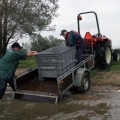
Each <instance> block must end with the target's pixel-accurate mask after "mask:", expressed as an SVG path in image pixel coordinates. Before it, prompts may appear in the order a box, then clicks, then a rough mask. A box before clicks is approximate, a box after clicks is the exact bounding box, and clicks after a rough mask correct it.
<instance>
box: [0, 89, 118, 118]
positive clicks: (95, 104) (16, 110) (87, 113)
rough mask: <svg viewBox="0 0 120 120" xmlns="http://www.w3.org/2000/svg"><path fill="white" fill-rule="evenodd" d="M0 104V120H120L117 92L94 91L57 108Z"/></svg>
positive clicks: (7, 97)
mask: <svg viewBox="0 0 120 120" xmlns="http://www.w3.org/2000/svg"><path fill="white" fill-rule="evenodd" d="M11 98H12V94H11V93H9V92H6V94H5V96H4V98H3V100H1V101H0V120H120V93H119V91H113V90H112V91H111V90H109V91H107V90H94V89H91V90H90V91H89V92H88V93H86V94H78V93H77V94H75V93H74V94H70V95H67V96H65V97H64V98H63V100H62V101H61V102H58V104H57V105H54V104H51V103H38V102H29V101H22V100H12V99H11Z"/></svg>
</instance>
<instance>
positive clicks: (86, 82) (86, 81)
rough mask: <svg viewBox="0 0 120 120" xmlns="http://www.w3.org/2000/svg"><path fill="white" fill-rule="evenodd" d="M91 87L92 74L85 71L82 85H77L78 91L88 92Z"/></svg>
mask: <svg viewBox="0 0 120 120" xmlns="http://www.w3.org/2000/svg"><path fill="white" fill-rule="evenodd" d="M89 88H90V75H89V74H88V73H87V72H85V73H84V74H83V77H82V81H81V86H80V87H77V90H78V92H82V93H86V92H87V91H89Z"/></svg>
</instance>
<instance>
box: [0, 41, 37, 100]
mask: <svg viewBox="0 0 120 120" xmlns="http://www.w3.org/2000/svg"><path fill="white" fill-rule="evenodd" d="M21 49H22V47H21V46H20V44H19V43H17V42H15V43H13V44H12V46H11V48H10V49H9V50H7V52H6V54H5V55H4V57H3V58H1V59H0V99H2V97H3V95H4V93H5V90H6V87H7V83H9V85H10V86H11V88H12V89H13V91H14V90H15V87H14V82H13V78H14V75H15V71H16V68H17V66H18V60H24V59H26V57H27V56H28V57H29V56H35V55H37V54H38V52H36V51H28V52H26V51H23V50H21Z"/></svg>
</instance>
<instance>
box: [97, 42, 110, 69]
mask: <svg viewBox="0 0 120 120" xmlns="http://www.w3.org/2000/svg"><path fill="white" fill-rule="evenodd" d="M96 60H97V61H98V64H99V66H100V67H101V68H104V69H105V68H107V67H109V66H110V65H111V61H112V50H111V46H110V44H109V43H104V44H101V45H100V46H99V48H98V50H97V52H96Z"/></svg>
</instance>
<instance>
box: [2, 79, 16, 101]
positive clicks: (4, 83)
mask: <svg viewBox="0 0 120 120" xmlns="http://www.w3.org/2000/svg"><path fill="white" fill-rule="evenodd" d="M7 83H9V85H10V86H11V88H12V89H13V91H15V86H14V82H13V80H8V81H6V80H4V79H2V78H0V99H2V98H3V95H4V93H5V90H6V87H7Z"/></svg>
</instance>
